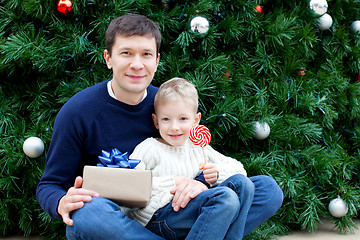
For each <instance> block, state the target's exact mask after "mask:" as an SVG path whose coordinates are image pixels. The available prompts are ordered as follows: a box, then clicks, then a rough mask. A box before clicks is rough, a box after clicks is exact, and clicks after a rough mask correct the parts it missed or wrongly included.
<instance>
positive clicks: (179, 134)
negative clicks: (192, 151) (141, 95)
mask: <svg viewBox="0 0 360 240" xmlns="http://www.w3.org/2000/svg"><path fill="white" fill-rule="evenodd" d="M200 118H201V114H200V113H196V111H195V109H194V106H193V105H191V104H189V103H187V102H185V101H182V100H176V101H168V102H165V103H161V104H159V105H158V106H157V108H156V115H155V114H153V120H154V124H155V127H156V128H157V129H159V132H160V135H161V137H162V139H163V140H164V141H165V143H166V144H169V145H172V146H182V145H184V143H185V141H186V140H187V139H188V138H189V135H190V130H191V128H192V127H194V126H195V125H197V124H199V122H200Z"/></svg>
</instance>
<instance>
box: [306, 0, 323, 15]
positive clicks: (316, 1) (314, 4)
mask: <svg viewBox="0 0 360 240" xmlns="http://www.w3.org/2000/svg"><path fill="white" fill-rule="evenodd" d="M309 5H310V8H311V10H313V11H314V12H315V13H316V14H319V15H323V14H324V13H326V12H327V10H328V3H327V1H326V0H311V1H310V3H309Z"/></svg>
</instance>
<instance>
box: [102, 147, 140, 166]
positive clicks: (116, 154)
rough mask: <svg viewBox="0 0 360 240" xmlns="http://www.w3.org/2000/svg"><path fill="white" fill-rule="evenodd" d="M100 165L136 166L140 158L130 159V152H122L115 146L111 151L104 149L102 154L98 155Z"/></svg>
mask: <svg viewBox="0 0 360 240" xmlns="http://www.w3.org/2000/svg"><path fill="white" fill-rule="evenodd" d="M98 159H99V163H98V164H97V166H98V167H112V168H135V167H136V166H137V165H138V164H139V163H140V160H137V159H129V153H128V152H125V153H122V152H120V151H119V150H118V149H117V148H113V149H112V150H111V153H110V152H107V151H104V150H102V156H98Z"/></svg>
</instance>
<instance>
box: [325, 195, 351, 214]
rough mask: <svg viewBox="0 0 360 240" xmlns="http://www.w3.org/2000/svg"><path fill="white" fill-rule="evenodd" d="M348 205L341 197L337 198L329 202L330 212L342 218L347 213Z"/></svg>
mask: <svg viewBox="0 0 360 240" xmlns="http://www.w3.org/2000/svg"><path fill="white" fill-rule="evenodd" d="M348 210H349V209H348V206H347V204H346V202H345V201H344V200H342V199H341V198H340V197H338V198H335V199H333V200H331V201H330V203H329V212H330V214H331V215H332V216H334V217H337V218H340V217H343V216H345V215H346V214H347V212H348Z"/></svg>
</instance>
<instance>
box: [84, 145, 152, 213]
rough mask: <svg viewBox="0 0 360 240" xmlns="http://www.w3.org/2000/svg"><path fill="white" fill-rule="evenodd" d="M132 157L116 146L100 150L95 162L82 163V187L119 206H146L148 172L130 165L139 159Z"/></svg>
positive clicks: (148, 192)
mask: <svg viewBox="0 0 360 240" xmlns="http://www.w3.org/2000/svg"><path fill="white" fill-rule="evenodd" d="M119 156H121V157H119ZM119 159H120V160H119ZM134 161H135V163H134ZM134 161H131V160H129V159H128V154H127V153H125V155H124V154H122V153H121V152H120V151H118V150H117V149H116V150H112V153H108V152H105V151H103V156H101V157H99V162H100V163H99V164H98V166H85V167H84V172H83V186H82V187H83V188H85V189H88V190H93V191H96V192H97V193H99V195H100V197H103V198H107V199H110V200H112V201H113V202H115V203H117V204H119V205H120V206H126V207H146V205H147V204H148V202H149V200H150V196H151V190H152V174H151V171H150V170H134V169H131V168H134V167H135V166H136V165H137V163H138V162H140V161H139V160H134ZM136 161H137V163H136Z"/></svg>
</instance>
